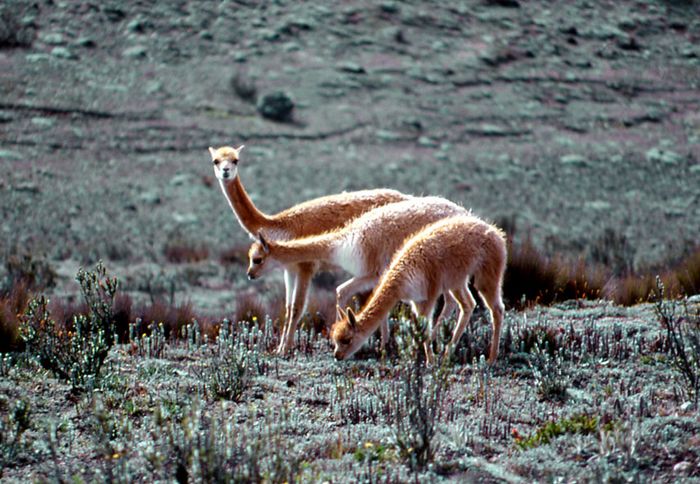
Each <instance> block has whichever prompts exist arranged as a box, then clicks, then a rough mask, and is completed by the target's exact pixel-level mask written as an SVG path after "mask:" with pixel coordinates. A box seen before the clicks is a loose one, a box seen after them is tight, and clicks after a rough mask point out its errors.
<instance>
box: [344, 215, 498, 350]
mask: <svg viewBox="0 0 700 484" xmlns="http://www.w3.org/2000/svg"><path fill="white" fill-rule="evenodd" d="M505 267H506V242H505V236H504V234H503V232H502V231H501V230H500V229H498V228H496V227H494V226H492V225H490V224H488V223H486V222H484V221H483V220H480V219H479V218H477V217H475V216H473V215H461V216H456V217H451V218H448V219H444V220H441V221H439V222H436V223H434V224H432V225H429V226H428V227H426V228H424V229H423V230H422V231H420V232H419V233H417V234H416V235H414V236H413V237H412V238H411V239H409V240H407V241H406V243H405V244H404V245H403V247H402V248H401V249H400V250H399V251H398V252H397V253H396V255H395V256H394V258H393V259H392V261H391V264H390V265H389V267H388V268H387V270H386V271H385V272H384V274H382V277H381V279H380V281H379V285H378V286H377V288H376V289H375V290H374V292H373V293H372V296H371V298H370V299H369V301H368V302H367V304H365V306H364V308H362V311H360V313H359V314H357V315H355V314H354V313H353V311H352V309H350V308H348V310H347V311H346V312H342V314H341V315H340V316H341V319H340V320H339V321H337V322H336V323H335V324H334V325H333V328H332V329H331V338H332V340H333V342H334V344H335V352H334V354H335V357H336V359H338V360H343V359H347V358H349V357H350V356H352V355H353V354H354V353H355V352H356V351H357V350H358V349H359V348H360V347H361V346H362V345H363V344H364V342H365V341H366V340H367V338H369V336H370V335H371V334H372V333H374V331H376V329H377V327H378V326H379V325H380V324H381V322H382V321H383V320H384V319H385V318H386V317H387V316H388V314H389V312H390V311H391V308H392V307H393V306H394V305H395V304H396V303H397V302H398V301H401V300H403V301H412V303H413V304H412V305H413V310H414V312H415V313H416V315H417V316H424V317H428V316H430V315H431V314H432V311H433V308H434V306H435V303H436V301H437V299H438V296H439V295H440V294H441V293H445V292H449V293H450V294H451V295H452V297H453V298H454V299H455V301H457V305H458V306H459V308H460V312H459V319H458V320H457V324H456V326H455V329H454V332H453V333H452V340H451V342H450V345H449V346H448V348H447V349H446V352H449V351H450V349H451V348H454V346H455V345H456V344H457V342H458V341H459V338H460V336H462V333H463V332H464V329H465V327H466V324H467V322H468V321H469V318H470V317H471V313H472V311H473V310H474V307H475V305H476V302H475V300H474V297H473V296H472V295H471V293H470V291H469V287H468V283H469V279H470V278H472V277H473V279H474V281H473V282H474V287H475V288H476V289H477V290H478V291H479V294H480V295H481V297H482V299H483V300H484V303H486V305H487V306H488V308H489V312H490V313H491V322H492V328H493V335H492V340H491V349H490V353H489V363H491V364H493V363H494V362H495V361H496V358H497V356H498V342H499V339H500V333H501V323H502V321H503V312H504V307H503V301H502V299H501V288H502V285H503V274H504V272H505ZM427 351H428V349H427V348H426V352H427Z"/></svg>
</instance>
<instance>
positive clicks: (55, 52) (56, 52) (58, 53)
mask: <svg viewBox="0 0 700 484" xmlns="http://www.w3.org/2000/svg"><path fill="white" fill-rule="evenodd" d="M51 55H52V56H54V57H58V58H59V59H77V58H78V56H77V55H75V54H74V53H73V52H71V51H70V50H68V49H66V48H65V47H54V48H53V49H51Z"/></svg>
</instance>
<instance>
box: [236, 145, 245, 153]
mask: <svg viewBox="0 0 700 484" xmlns="http://www.w3.org/2000/svg"><path fill="white" fill-rule="evenodd" d="M243 148H245V145H241V146H239V147H238V148H235V151H236V155H239V154H240V153H241V150H242V149H243Z"/></svg>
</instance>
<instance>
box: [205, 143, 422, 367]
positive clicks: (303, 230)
mask: <svg viewBox="0 0 700 484" xmlns="http://www.w3.org/2000/svg"><path fill="white" fill-rule="evenodd" d="M242 149H243V145H241V146H239V147H238V148H232V147H229V146H225V147H221V148H218V149H214V148H211V147H210V148H209V153H210V154H211V159H212V162H213V164H214V173H215V174H216V177H217V179H218V180H219V185H220V186H221V190H222V191H223V193H224V196H225V197H226V200H228V203H229V205H230V206H231V209H232V210H233V213H234V214H235V216H236V218H237V219H238V222H239V223H240V225H241V227H243V229H244V230H245V231H246V232H248V234H249V235H250V236H251V237H252V238H255V237H257V236H258V234H264V236H265V237H267V238H269V239H271V240H284V239H296V238H299V237H306V236H309V235H314V234H319V233H322V232H326V231H328V230H333V229H335V228H337V227H340V226H343V225H345V224H346V223H347V222H349V221H350V220H352V219H354V218H356V217H357V216H358V215H361V214H363V213H365V212H367V211H369V210H371V209H373V208H376V207H379V206H382V205H385V204H387V203H392V202H397V201H401V200H406V199H409V198H411V197H410V196H409V195H404V194H403V193H400V192H398V191H396V190H389V189H376V190H362V191H357V192H348V193H340V194H337V195H329V196H326V197H321V198H316V199H313V200H309V201H307V202H304V203H300V204H298V205H295V206H293V207H291V208H289V209H287V210H284V211H282V212H279V213H277V214H274V215H268V214H265V213H263V212H261V211H260V210H258V209H257V207H256V206H255V205H254V204H253V202H252V200H251V199H250V197H249V195H248V193H247V192H246V190H245V188H244V187H243V184H242V183H241V181H240V178H239V176H238V162H239V158H240V153H241V150H242ZM283 269H284V282H285V322H284V329H283V332H282V338H281V340H280V345H279V347H278V348H277V352H278V353H286V352H287V351H289V350H290V349H291V346H292V344H293V342H294V332H295V330H296V326H297V323H298V321H299V319H300V318H301V316H302V314H303V312H304V308H305V307H306V301H307V296H308V289H309V285H310V282H311V278H312V277H313V275H314V273H315V272H316V271H317V270H318V264H316V263H314V262H304V263H299V264H291V265H288V266H285V267H284V268H283Z"/></svg>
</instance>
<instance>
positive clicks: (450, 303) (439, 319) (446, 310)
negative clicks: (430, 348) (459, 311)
mask: <svg viewBox="0 0 700 484" xmlns="http://www.w3.org/2000/svg"><path fill="white" fill-rule="evenodd" d="M456 308H457V301H455V298H454V296H452V295H451V294H450V293H445V305H444V306H443V308H442V311H441V312H440V314H438V315H436V317H435V318H433V328H432V331H431V335H430V340H431V341H435V338H437V335H438V332H439V331H440V325H441V324H442V323H443V321H445V320H447V319H448V318H449V317H450V316H452V313H453V312H454V310H455V309H456Z"/></svg>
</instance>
